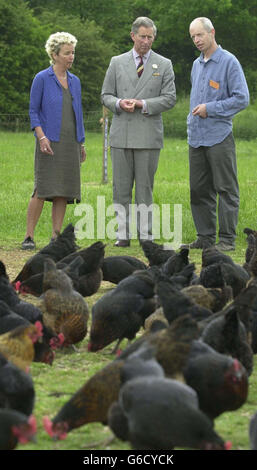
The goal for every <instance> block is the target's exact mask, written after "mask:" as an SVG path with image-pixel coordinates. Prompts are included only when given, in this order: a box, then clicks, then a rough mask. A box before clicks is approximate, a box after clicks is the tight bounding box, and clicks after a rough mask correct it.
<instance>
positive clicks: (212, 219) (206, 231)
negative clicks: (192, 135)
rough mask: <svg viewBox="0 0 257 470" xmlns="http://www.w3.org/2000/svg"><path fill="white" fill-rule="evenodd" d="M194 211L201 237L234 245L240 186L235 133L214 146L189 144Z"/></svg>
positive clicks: (191, 195) (191, 192)
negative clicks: (217, 230) (217, 229)
mask: <svg viewBox="0 0 257 470" xmlns="http://www.w3.org/2000/svg"><path fill="white" fill-rule="evenodd" d="M189 166H190V197H191V210H192V216H193V219H194V223H195V227H196V231H197V235H198V238H200V239H201V238H208V239H210V240H212V241H214V242H215V241H216V221H217V213H216V211H217V205H218V222H219V240H220V241H224V242H226V243H231V244H234V241H235V238H236V227H237V221H238V211H239V187H238V180H237V164H236V153H235V143H234V138H233V134H232V133H231V134H229V135H228V137H226V139H224V141H223V142H221V143H220V144H216V145H213V146H212V147H203V146H202V147H198V148H194V147H191V146H190V147H189ZM217 197H218V201H217Z"/></svg>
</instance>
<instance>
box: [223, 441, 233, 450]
mask: <svg viewBox="0 0 257 470" xmlns="http://www.w3.org/2000/svg"><path fill="white" fill-rule="evenodd" d="M224 447H225V450H230V449H231V448H232V442H231V441H227V442H225V445H224Z"/></svg>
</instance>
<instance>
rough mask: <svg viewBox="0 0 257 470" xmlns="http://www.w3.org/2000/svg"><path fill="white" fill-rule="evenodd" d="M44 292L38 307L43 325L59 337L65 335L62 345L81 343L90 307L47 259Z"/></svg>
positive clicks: (52, 262) (68, 278) (64, 274)
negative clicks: (41, 314)
mask: <svg viewBox="0 0 257 470" xmlns="http://www.w3.org/2000/svg"><path fill="white" fill-rule="evenodd" d="M43 291H44V294H43V295H42V297H41V300H40V305H39V308H40V310H41V311H42V313H43V322H44V325H45V326H46V327H47V328H49V329H50V330H51V331H52V332H53V333H54V334H56V335H59V334H63V336H64V342H63V346H69V345H74V344H76V343H78V342H80V341H82V340H83V339H84V338H85V336H86V334H87V322H88V318H89V310H88V305H87V303H86V301H85V299H84V298H83V297H82V295H81V294H79V293H78V292H77V291H75V290H74V288H73V285H72V280H71V279H70V277H69V276H68V275H67V274H66V273H65V272H64V271H63V270H60V269H57V268H56V265H55V263H54V261H53V260H52V259H50V258H49V259H47V260H45V267H44V279H43Z"/></svg>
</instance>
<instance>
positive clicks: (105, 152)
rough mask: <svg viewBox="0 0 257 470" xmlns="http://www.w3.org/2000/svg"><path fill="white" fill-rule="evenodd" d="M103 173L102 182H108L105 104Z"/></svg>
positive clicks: (105, 115) (105, 114)
mask: <svg viewBox="0 0 257 470" xmlns="http://www.w3.org/2000/svg"><path fill="white" fill-rule="evenodd" d="M102 126H103V173H102V183H104V184H106V183H107V182H108V171H107V167H108V109H107V108H106V107H105V106H103V118H102Z"/></svg>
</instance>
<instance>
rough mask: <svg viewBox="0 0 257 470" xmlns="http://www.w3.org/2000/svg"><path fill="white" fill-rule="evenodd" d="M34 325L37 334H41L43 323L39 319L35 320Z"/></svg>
mask: <svg viewBox="0 0 257 470" xmlns="http://www.w3.org/2000/svg"><path fill="white" fill-rule="evenodd" d="M35 327H36V329H37V332H38V335H39V336H43V325H42V323H41V322H40V321H36V322H35Z"/></svg>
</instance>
